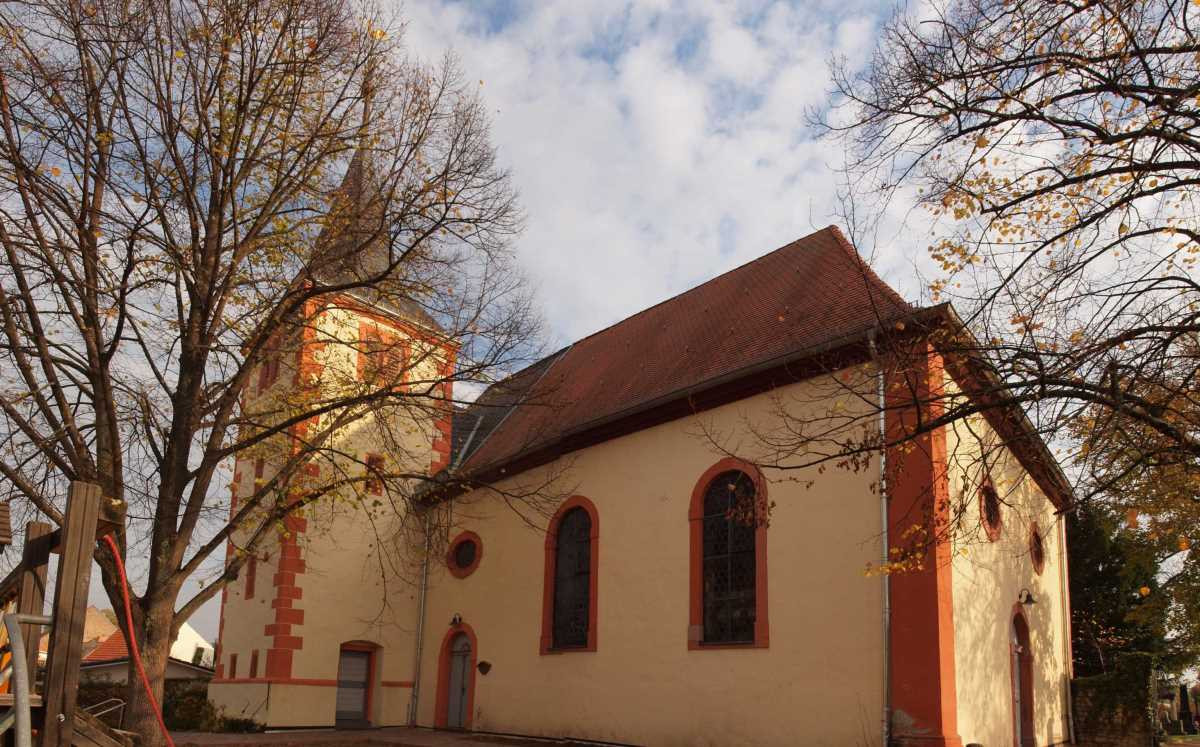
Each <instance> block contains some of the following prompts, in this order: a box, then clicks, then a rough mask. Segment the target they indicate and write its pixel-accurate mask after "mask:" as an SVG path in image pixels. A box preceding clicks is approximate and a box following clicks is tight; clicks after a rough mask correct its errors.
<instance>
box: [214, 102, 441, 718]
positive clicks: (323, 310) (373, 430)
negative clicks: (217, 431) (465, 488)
mask: <svg viewBox="0 0 1200 747" xmlns="http://www.w3.org/2000/svg"><path fill="white" fill-rule="evenodd" d="M364 94H365V95H364V99H366V101H367V102H368V103H367V104H366V106H364V108H367V107H369V99H370V96H369V92H367V91H365V92H364ZM369 164H370V156H369V151H368V150H367V149H366V148H360V149H359V150H358V152H357V153H356V154H355V155H354V156H353V158H352V159H351V162H350V164H349V166H348V168H347V172H346V175H345V177H344V180H343V182H342V186H341V189H340V190H339V194H338V195H337V197H336V199H335V200H334V205H333V209H332V211H331V212H332V213H333V216H334V218H333V220H337V217H338V216H339V215H340V216H341V217H342V218H343V219H344V220H345V221H346V222H345V223H343V224H342V225H341V227H340V228H339V229H338V230H336V231H333V230H327V233H328V234H329V235H330V236H335V237H334V238H327V237H326V236H323V237H322V238H321V239H320V240H318V243H317V246H318V248H317V251H316V255H317V256H316V257H315V259H314V261H313V262H312V265H313V266H314V268H315V269H314V274H316V273H320V276H319V281H320V282H322V283H323V284H326V285H330V286H337V287H343V288H344V287H351V288H353V289H351V290H339V291H338V292H335V293H330V294H327V295H323V296H320V297H319V298H317V299H315V300H311V301H309V302H308V304H307V305H306V307H305V312H304V314H303V318H302V320H301V321H300V323H299V324H297V325H295V326H296V329H297V330H298V331H297V332H296V333H295V334H294V335H292V338H293V339H291V340H287V341H280V342H279V343H278V344H276V345H275V349H274V350H273V351H272V352H271V354H270V355H269V356H268V357H267V359H266V361H265V362H264V363H262V364H261V365H260V366H259V368H258V370H257V372H256V375H255V376H254V378H253V381H252V382H251V384H250V386H249V387H248V391H247V392H246V395H245V405H244V406H245V407H246V408H247V410H248V411H256V412H272V413H283V412H287V410H288V408H289V407H293V406H295V404H296V403H297V402H299V401H302V400H303V399H304V398H306V397H312V396H314V395H315V396H318V397H327V398H329V397H333V398H345V397H346V395H347V393H349V394H351V395H353V394H355V393H362V394H363V395H364V397H363V399H365V400H367V401H368V402H369V403H368V404H364V405H362V406H361V407H359V406H357V405H356V406H355V409H353V410H350V409H349V408H347V409H345V410H341V411H339V412H335V413H332V414H330V415H327V416H322V417H321V418H319V419H313V420H312V421H307V422H303V423H301V424H300V425H298V426H296V427H295V428H294V429H293V432H292V433H291V434H290V437H291V441H292V444H288V443H283V441H286V440H287V439H283V438H279V439H271V441H272V442H273V443H271V444H269V445H264V446H263V447H262V448H261V449H256V450H254V451H253V452H248V453H244V454H241V455H239V457H238V459H237V462H236V465H235V469H234V476H233V482H232V499H231V504H232V506H231V511H232V512H233V513H234V514H235V515H236V513H237V512H238V511H239V508H240V506H239V498H243V499H244V497H245V496H248V495H253V494H255V493H256V491H257V490H258V489H259V488H261V487H262V486H264V485H268V484H269V483H270V481H271V480H272V478H273V477H274V476H275V475H276V473H277V471H278V470H279V469H280V466H281V465H282V464H283V463H284V462H285V461H286V460H287V459H288V458H289V456H291V455H292V454H294V452H292V451H290V450H291V449H294V448H296V447H295V446H294V443H295V442H297V441H300V442H304V443H306V444H308V445H309V448H311V449H312V450H313V455H312V457H311V458H309V459H308V461H307V462H306V463H305V464H304V466H303V467H302V468H301V469H300V470H299V473H300V475H299V478H296V477H293V478H292V480H291V481H290V482H289V485H288V486H285V487H284V488H282V490H283V491H284V492H286V491H292V490H296V482H297V479H298V480H299V481H300V482H305V481H311V482H312V483H316V484H326V485H328V484H334V483H337V484H339V485H342V487H339V488H338V489H337V490H335V491H334V492H332V493H331V494H330V495H328V496H326V497H323V498H321V499H320V500H319V501H317V502H315V503H313V504H311V505H309V506H307V507H305V509H303V510H302V511H299V512H297V513H296V514H294V515H291V516H289V517H288V518H287V519H285V521H284V522H283V526H281V527H278V528H277V531H274V532H273V533H272V534H271V535H270V536H268V537H266V538H265V539H264V541H263V542H262V543H261V544H260V545H259V546H258V547H257V548H256V550H255V551H254V552H252V553H250V557H249V558H248V560H247V561H246V563H245V564H244V565H243V567H242V570H241V573H240V574H239V577H238V578H237V579H236V580H235V581H233V582H231V583H229V584H228V585H227V586H226V587H225V589H224V590H223V591H222V596H221V622H220V633H219V640H218V645H217V651H216V656H217V662H216V675H215V678H214V680H213V682H212V685H211V686H210V689H209V695H210V699H211V700H212V701H213V702H214V703H216V704H217V705H218V706H220V707H222V708H223V709H224V710H225V714H226V715H227V716H229V717H238V718H247V719H252V720H254V721H257V722H259V723H262V724H266V725H268V726H274V725H281V726H282V725H286V726H314V727H329V726H334V725H343V726H365V725H374V726H380V725H396V724H403V723H406V721H407V716H408V708H409V698H410V695H411V689H412V681H413V679H414V675H413V668H414V650H415V640H414V634H415V631H416V629H417V614H418V612H417V599H416V596H417V593H416V590H415V588H414V587H413V586H412V585H411V584H410V583H407V582H406V580H405V579H403V578H399V577H397V575H396V574H397V569H396V567H395V560H396V558H394V557H387V555H388V554H389V542H391V541H392V540H394V538H395V536H396V534H397V532H398V527H399V526H400V525H401V524H402V523H403V522H404V521H405V519H406V518H407V517H406V515H405V511H406V509H405V507H406V505H407V502H406V500H405V499H404V496H403V495H400V494H399V493H398V492H397V490H396V486H397V485H398V484H399V481H398V477H397V476H399V475H412V474H434V473H436V472H438V471H440V470H441V469H443V468H444V467H446V466H447V465H448V463H449V459H450V446H451V441H450V427H451V423H450V418H451V412H452V408H451V404H450V403H451V396H450V395H451V392H450V384H449V383H448V380H449V378H450V376H451V374H452V372H453V370H454V367H455V363H456V355H457V346H456V344H455V342H454V341H453V340H452V339H449V338H448V337H447V336H446V335H445V333H444V332H443V330H442V329H441V328H440V327H439V325H438V324H437V322H436V321H435V320H434V319H433V318H432V317H431V316H430V314H428V313H426V311H425V310H424V309H423V308H421V306H420V305H419V304H418V303H416V302H414V301H413V300H411V299H409V298H407V297H406V296H405V294H404V293H403V291H400V290H397V289H396V288H394V287H389V286H388V283H389V282H391V281H392V280H393V279H394V275H395V274H398V273H400V272H401V270H400V269H399V268H395V267H393V266H392V265H391V264H389V261H388V256H389V255H388V251H387V247H386V243H385V242H384V241H382V240H378V239H376V238H375V237H385V236H386V235H387V231H386V230H385V229H386V226H385V225H384V221H385V219H384V211H383V210H382V207H381V200H380V199H378V198H377V195H373V194H371V193H370V191H369V190H370V189H371V185H372V183H373V181H374V180H373V178H372V174H371V169H370V165H369ZM331 224H332V221H331ZM378 278H384V279H383V281H382V282H379V281H378ZM396 282H397V285H401V286H402V285H403V282H404V279H401V280H399V281H396ZM383 392H387V394H385V395H382V396H381V393H383ZM335 418H340V419H341V420H339V421H338V423H337V427H336V428H332V429H331V428H330V427H329V426H330V423H331V422H332V421H333V419H335ZM317 434H322V435H320V436H319V438H321V439H322V441H321V442H320V443H313V441H312V440H313V439H315V438H318V435H317ZM376 475H378V477H376ZM384 476H386V479H385V477H384ZM410 482H411V481H410ZM343 484H344V485H343ZM273 500H289V498H287V497H283V498H281V499H273ZM268 502H270V501H268ZM258 523H259V522H254V521H247V522H245V523H244V524H243V527H244V528H243V530H242V533H241V534H235V536H234V538H233V541H232V542H231V543H229V545H228V548H227V553H228V556H232V555H233V554H235V553H238V552H244V550H242V549H240V548H241V547H243V546H244V543H245V542H246V540H247V539H248V537H247V536H246V535H247V533H248V532H249V531H252V528H253V527H254V526H257V525H258ZM330 688H336V697H335V698H331V697H330V695H331V693H330Z"/></svg>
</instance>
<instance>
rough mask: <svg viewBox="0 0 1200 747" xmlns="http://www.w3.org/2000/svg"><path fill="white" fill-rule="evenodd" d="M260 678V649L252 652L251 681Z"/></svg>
mask: <svg viewBox="0 0 1200 747" xmlns="http://www.w3.org/2000/svg"><path fill="white" fill-rule="evenodd" d="M257 678H258V649H254V650H253V651H251V652H250V679H252V680H253V679H257Z"/></svg>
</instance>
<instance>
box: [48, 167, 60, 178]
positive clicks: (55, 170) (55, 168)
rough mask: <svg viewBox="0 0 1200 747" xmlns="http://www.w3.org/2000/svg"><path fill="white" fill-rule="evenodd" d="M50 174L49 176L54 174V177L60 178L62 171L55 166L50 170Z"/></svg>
mask: <svg viewBox="0 0 1200 747" xmlns="http://www.w3.org/2000/svg"><path fill="white" fill-rule="evenodd" d="M50 173H51V174H54V175H55V176H62V169H60V168H59V167H57V166H55V167H53V168H52V169H50Z"/></svg>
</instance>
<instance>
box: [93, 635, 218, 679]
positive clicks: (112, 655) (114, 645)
mask: <svg viewBox="0 0 1200 747" xmlns="http://www.w3.org/2000/svg"><path fill="white" fill-rule="evenodd" d="M169 658H170V660H171V662H172V663H175V664H179V665H181V666H186V667H191V668H192V669H195V670H197V671H198V672H201V673H208V674H212V672H213V670H212V668H211V667H204V666H200V665H198V664H193V663H191V662H190V661H184V660H183V659H179V658H176V657H174V656H172V657H169ZM128 660H129V648H128V647H127V646H126V645H125V636H123V635H122V634H121V631H119V630H118V631H117V632H116V633H113V634H112V635H110V636H109V637H108V638H105V639H104V640H103V641H102V642H101V643H100V645H99V646H97V647H96V648H95V649H93V650H92V652H91V653H90V654H88V655H87V656H85V657H83V661H82V662H81V664H80V666H82V667H85V668H86V667H96V666H103V665H106V664H119V663H122V662H126V661H128Z"/></svg>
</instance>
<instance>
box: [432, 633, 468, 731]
mask: <svg viewBox="0 0 1200 747" xmlns="http://www.w3.org/2000/svg"><path fill="white" fill-rule="evenodd" d="M459 633H466V634H467V640H469V641H470V642H471V666H470V667H469V668H468V669H467V671H468V672H469V673H470V674H469V675H468V676H469V677H470V678H471V679H470V682H468V683H467V722H466V724H464V728H467V729H470V728H471V721H472V719H473V718H474V716H475V663H476V662H477V661H478V659H479V641H478V639H477V638H475V631H474V630H473V629H472V628H471V626H470V625H467V624H466V623H458V624H457V625H451V626H450V629H449V630H447V631H446V635H445V637H443V638H442V648H441V650H440V651H439V653H438V686H437V701H436V703H435V704H434V708H433V725H434V726H435V727H437V728H439V729H445V728H446V722H447V721H449V718H448V716H449V710H450V692H449V689H450V644H451V643H453V642H454V638H455V637H456V636H457V635H458V634H459Z"/></svg>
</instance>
